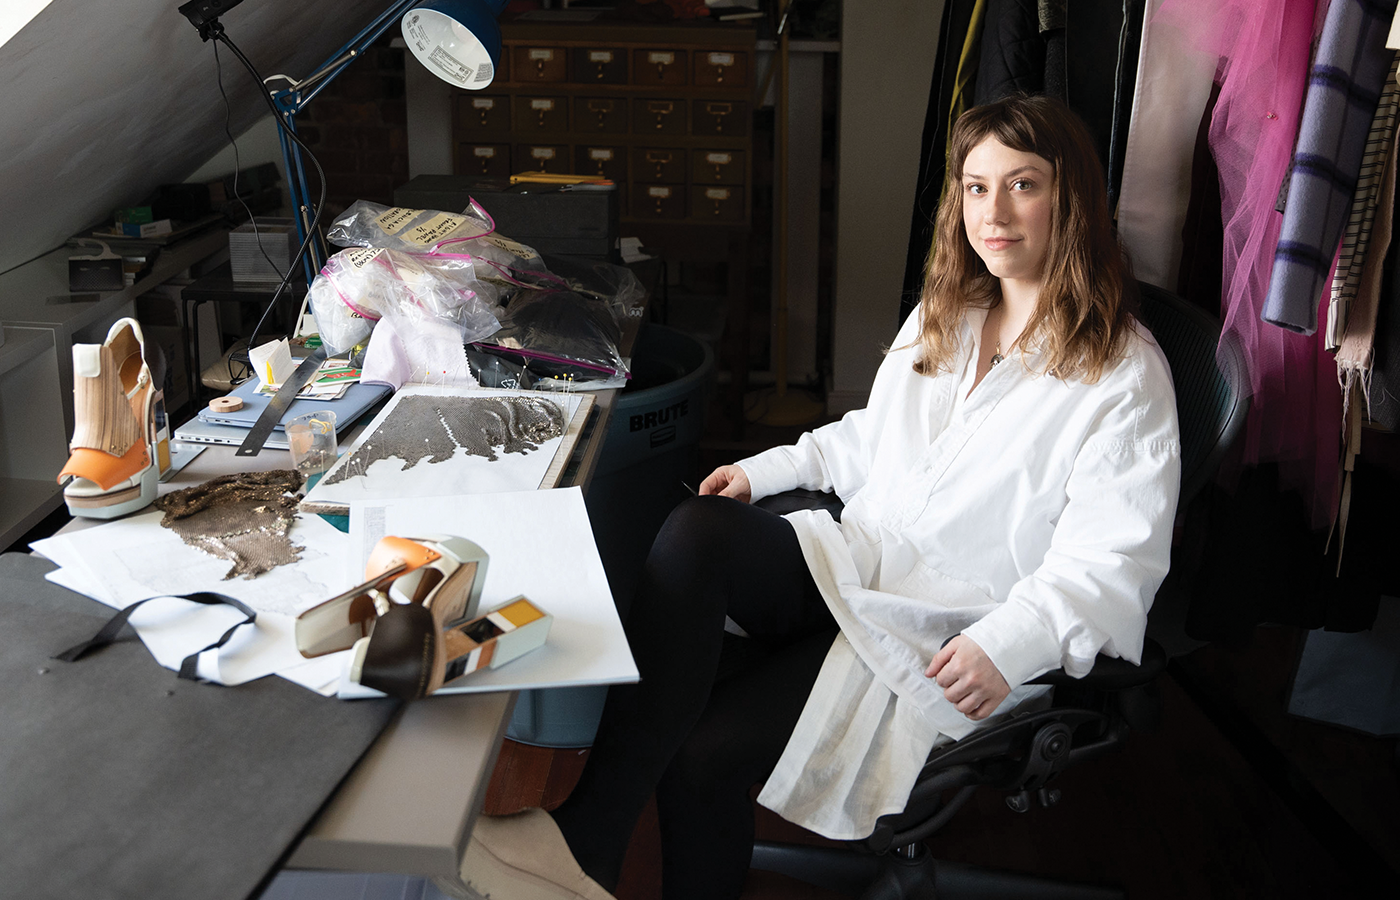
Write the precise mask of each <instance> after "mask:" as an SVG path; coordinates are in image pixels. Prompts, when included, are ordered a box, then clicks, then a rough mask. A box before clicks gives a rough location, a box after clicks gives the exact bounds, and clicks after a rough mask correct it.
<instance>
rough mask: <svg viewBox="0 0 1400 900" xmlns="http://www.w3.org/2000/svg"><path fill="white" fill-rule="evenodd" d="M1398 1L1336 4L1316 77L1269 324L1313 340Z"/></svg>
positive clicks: (1292, 176)
mask: <svg viewBox="0 0 1400 900" xmlns="http://www.w3.org/2000/svg"><path fill="white" fill-rule="evenodd" d="M1394 12H1395V0H1332V2H1331V4H1330V5H1329V6H1328V8H1327V19H1326V23H1325V24H1324V25H1323V28H1322V36H1321V39H1320V42H1319V44H1318V48H1317V56H1316V58H1315V59H1314V62H1313V65H1312V69H1311V72H1310V74H1309V78H1308V92H1307V100H1306V101H1305V105H1304V108H1303V117H1302V122H1301V123H1300V126H1299V130H1298V142H1297V147H1296V149H1295V150H1294V153H1293V161H1292V165H1291V167H1290V171H1289V177H1288V186H1287V190H1288V195H1287V200H1286V205H1285V207H1284V211H1283V226H1282V230H1281V231H1280V233H1279V240H1278V247H1277V249H1276V251H1275V255H1274V265H1273V277H1272V279H1271V280H1270V282H1269V293H1268V299H1267V300H1266V301H1265V303H1264V309H1263V318H1264V321H1265V322H1269V323H1271V324H1273V325H1277V326H1279V327H1280V328H1287V329H1289V330H1290V331H1297V332H1300V333H1302V334H1312V333H1313V332H1314V331H1316V330H1317V306H1318V301H1319V299H1320V297H1321V294H1322V288H1323V285H1324V284H1325V282H1326V278H1327V274H1328V272H1330V271H1331V269H1332V262H1333V259H1334V257H1335V256H1336V253H1337V244H1338V241H1340V240H1341V236H1342V226H1343V224H1344V222H1345V219H1346V215H1347V208H1348V206H1349V205H1350V202H1351V197H1352V193H1353V192H1354V191H1355V189H1356V179H1357V174H1358V172H1359V170H1360V168H1361V155H1362V151H1363V148H1364V146H1365V142H1366V134H1367V132H1368V131H1369V130H1370V126H1371V121H1372V119H1373V118H1374V117H1375V113H1376V104H1377V102H1378V101H1379V99H1380V91H1381V86H1382V84H1383V82H1384V80H1385V75H1386V71H1387V69H1388V68H1389V67H1390V61H1391V58H1392V57H1393V55H1394V54H1393V53H1391V52H1389V51H1387V50H1386V49H1385V38H1386V33H1387V32H1388V31H1389V29H1390V18H1391V16H1392V15H1393V14H1394Z"/></svg>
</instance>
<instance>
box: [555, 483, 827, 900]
mask: <svg viewBox="0 0 1400 900" xmlns="http://www.w3.org/2000/svg"><path fill="white" fill-rule="evenodd" d="M726 614H727V615H728V616H729V617H730V618H732V619H733V620H734V621H735V622H737V623H738V624H739V625H740V626H741V627H742V628H743V629H744V630H745V631H746V632H748V634H749V635H750V636H751V637H752V638H753V639H752V640H736V639H734V638H733V636H732V635H726V634H725V633H724V617H725V615H726ZM626 629H627V640H628V643H630V644H631V647H632V655H633V656H634V657H635V658H636V661H637V669H638V670H639V671H640V673H641V676H642V680H641V683H640V684H636V685H621V686H617V687H613V688H612V689H610V690H609V691H608V699H607V703H606V705H605V706H604V708H603V718H602V721H601V722H600V724H599V726H598V736H597V738H596V739H595V740H594V743H593V750H592V752H591V753H590V754H589V759H588V764H587V766H586V767H585V768H584V771H583V775H582V777H581V778H580V779H579V783H578V786H577V787H576V788H574V791H573V793H572V794H571V795H570V796H569V799H568V800H567V801H566V802H565V803H564V805H563V806H561V807H559V809H557V810H555V812H554V818H555V821H557V822H558V823H559V827H560V829H561V830H562V831H563V833H564V837H565V839H566V840H567V841H568V843H569V847H570V849H571V850H572V851H573V853H574V857H575V858H576V859H577V860H578V862H579V864H580V865H581V866H582V867H583V869H584V871H586V872H587V873H588V874H589V875H591V876H592V877H593V878H594V879H595V880H596V881H597V882H598V883H599V884H601V885H602V886H603V887H605V888H607V889H609V890H612V889H614V888H615V887H616V885H617V880H618V876H619V874H620V872H621V869H622V858H623V856H624V854H625V853H626V851H627V844H628V842H629V840H630V839H631V836H632V831H633V829H634V828H635V826H636V823H637V819H638V817H639V816H640V815H641V812H642V809H643V807H644V806H645V805H646V802H647V799H648V797H650V796H651V794H652V792H653V791H655V792H656V801H657V811H658V815H659V817H660V821H661V855H662V886H663V887H662V890H663V894H664V896H665V897H666V898H667V900H680V898H689V897H696V898H704V900H723V898H726V897H738V896H739V893H740V891H741V890H742V888H743V884H744V877H745V874H746V873H747V871H748V867H749V860H750V856H751V852H752V848H753V811H752V808H751V806H750V800H749V791H750V789H751V788H752V787H753V785H754V784H756V783H757V782H759V781H762V780H763V779H764V778H766V777H767V776H768V774H769V773H770V772H771V771H772V769H773V765H774V764H775V763H776V762H777V761H778V757H779V756H780V755H781V753H782V750H783V747H784V746H786V744H787V740H788V738H789V736H790V735H791V734H792V729H793V727H794V726H795V725H796V724H797V719H798V716H799V714H800V713H801V712H802V707H803V704H804V703H805V702H806V700H807V695H808V694H809V693H810V692H811V689H812V684H813V683H814V682H815V680H816V677H817V672H818V670H819V669H820V668H821V664H822V660H823V659H825V657H826V653H827V651H828V650H829V649H830V647H831V642H832V640H833V639H834V637H835V635H836V623H835V621H834V620H833V619H832V617H831V613H830V612H829V611H828V610H827V608H826V604H825V602H824V601H823V600H822V599H821V595H820V594H819V593H818V591H817V586H816V584H815V583H813V581H812V576H811V573H810V572H809V571H808V570H807V564H806V562H805V561H804V560H803V558H802V551H801V548H800V547H799V546H798V543H797V535H796V533H795V532H794V531H793V529H792V526H791V525H789V524H788V522H787V520H785V519H783V518H781V517H779V516H776V515H773V514H772V513H769V512H765V511H764V510H761V509H758V508H756V507H753V506H750V505H748V504H746V503H741V502H739V501H736V500H731V499H728V498H724V497H696V498H692V499H689V500H687V501H685V502H684V503H682V504H681V505H680V506H678V507H677V508H676V510H675V511H674V512H673V513H672V514H671V516H670V518H668V519H667V520H666V524H665V525H663V526H662V528H661V533H660V534H659V535H657V538H656V542H655V543H654V544H652V548H651V553H650V554H649V555H648V556H647V561H646V566H645V569H644V571H643V573H642V578H641V581H640V584H639V585H638V588H637V594H636V599H635V600H634V602H633V606H632V609H631V611H630V614H629V615H628V620H627V624H626Z"/></svg>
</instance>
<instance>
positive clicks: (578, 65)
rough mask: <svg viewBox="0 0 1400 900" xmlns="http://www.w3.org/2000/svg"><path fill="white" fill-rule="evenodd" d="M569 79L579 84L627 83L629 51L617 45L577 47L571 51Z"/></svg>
mask: <svg viewBox="0 0 1400 900" xmlns="http://www.w3.org/2000/svg"><path fill="white" fill-rule="evenodd" d="M569 60H570V64H569V80H570V81H572V82H575V83H577V84H590V83H592V84H626V83H627V51H626V50H623V49H620V48H615V47H575V48H573V49H572V50H570V51H569Z"/></svg>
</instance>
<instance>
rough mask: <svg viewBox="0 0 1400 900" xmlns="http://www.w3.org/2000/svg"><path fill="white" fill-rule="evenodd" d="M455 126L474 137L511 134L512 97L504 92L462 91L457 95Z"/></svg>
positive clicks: (454, 116)
mask: <svg viewBox="0 0 1400 900" xmlns="http://www.w3.org/2000/svg"><path fill="white" fill-rule="evenodd" d="M455 100H456V102H455V103H454V105H453V111H452V116H453V126H454V128H456V130H457V131H459V132H461V133H464V134H471V135H472V136H473V137H477V138H480V137H483V136H485V135H491V136H493V137H494V136H496V135H502V136H504V135H508V134H510V97H509V96H508V95H504V94H478V93H475V92H465V91H464V92H462V93H460V94H458V95H457V96H456V97H455Z"/></svg>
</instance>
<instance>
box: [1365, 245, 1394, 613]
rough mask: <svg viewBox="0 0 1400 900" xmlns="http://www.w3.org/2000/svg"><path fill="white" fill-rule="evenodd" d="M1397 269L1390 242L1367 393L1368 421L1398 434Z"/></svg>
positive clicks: (1392, 246)
mask: <svg viewBox="0 0 1400 900" xmlns="http://www.w3.org/2000/svg"><path fill="white" fill-rule="evenodd" d="M1397 268H1400V246H1397V242H1394V241H1392V242H1391V245H1390V252H1389V253H1388V254H1386V258H1385V272H1384V276H1383V280H1382V286H1381V294H1380V298H1379V305H1380V308H1379V310H1378V312H1377V315H1376V340H1375V347H1374V352H1373V354H1372V357H1371V384H1370V388H1369V390H1368V395H1369V396H1368V407H1369V413H1370V419H1371V421H1372V422H1373V423H1374V424H1376V425H1378V426H1379V427H1381V428H1384V429H1385V430H1386V431H1389V432H1392V433H1394V432H1397V431H1400V273H1397V271H1396V269H1397ZM1397 596H1400V595H1397Z"/></svg>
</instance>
